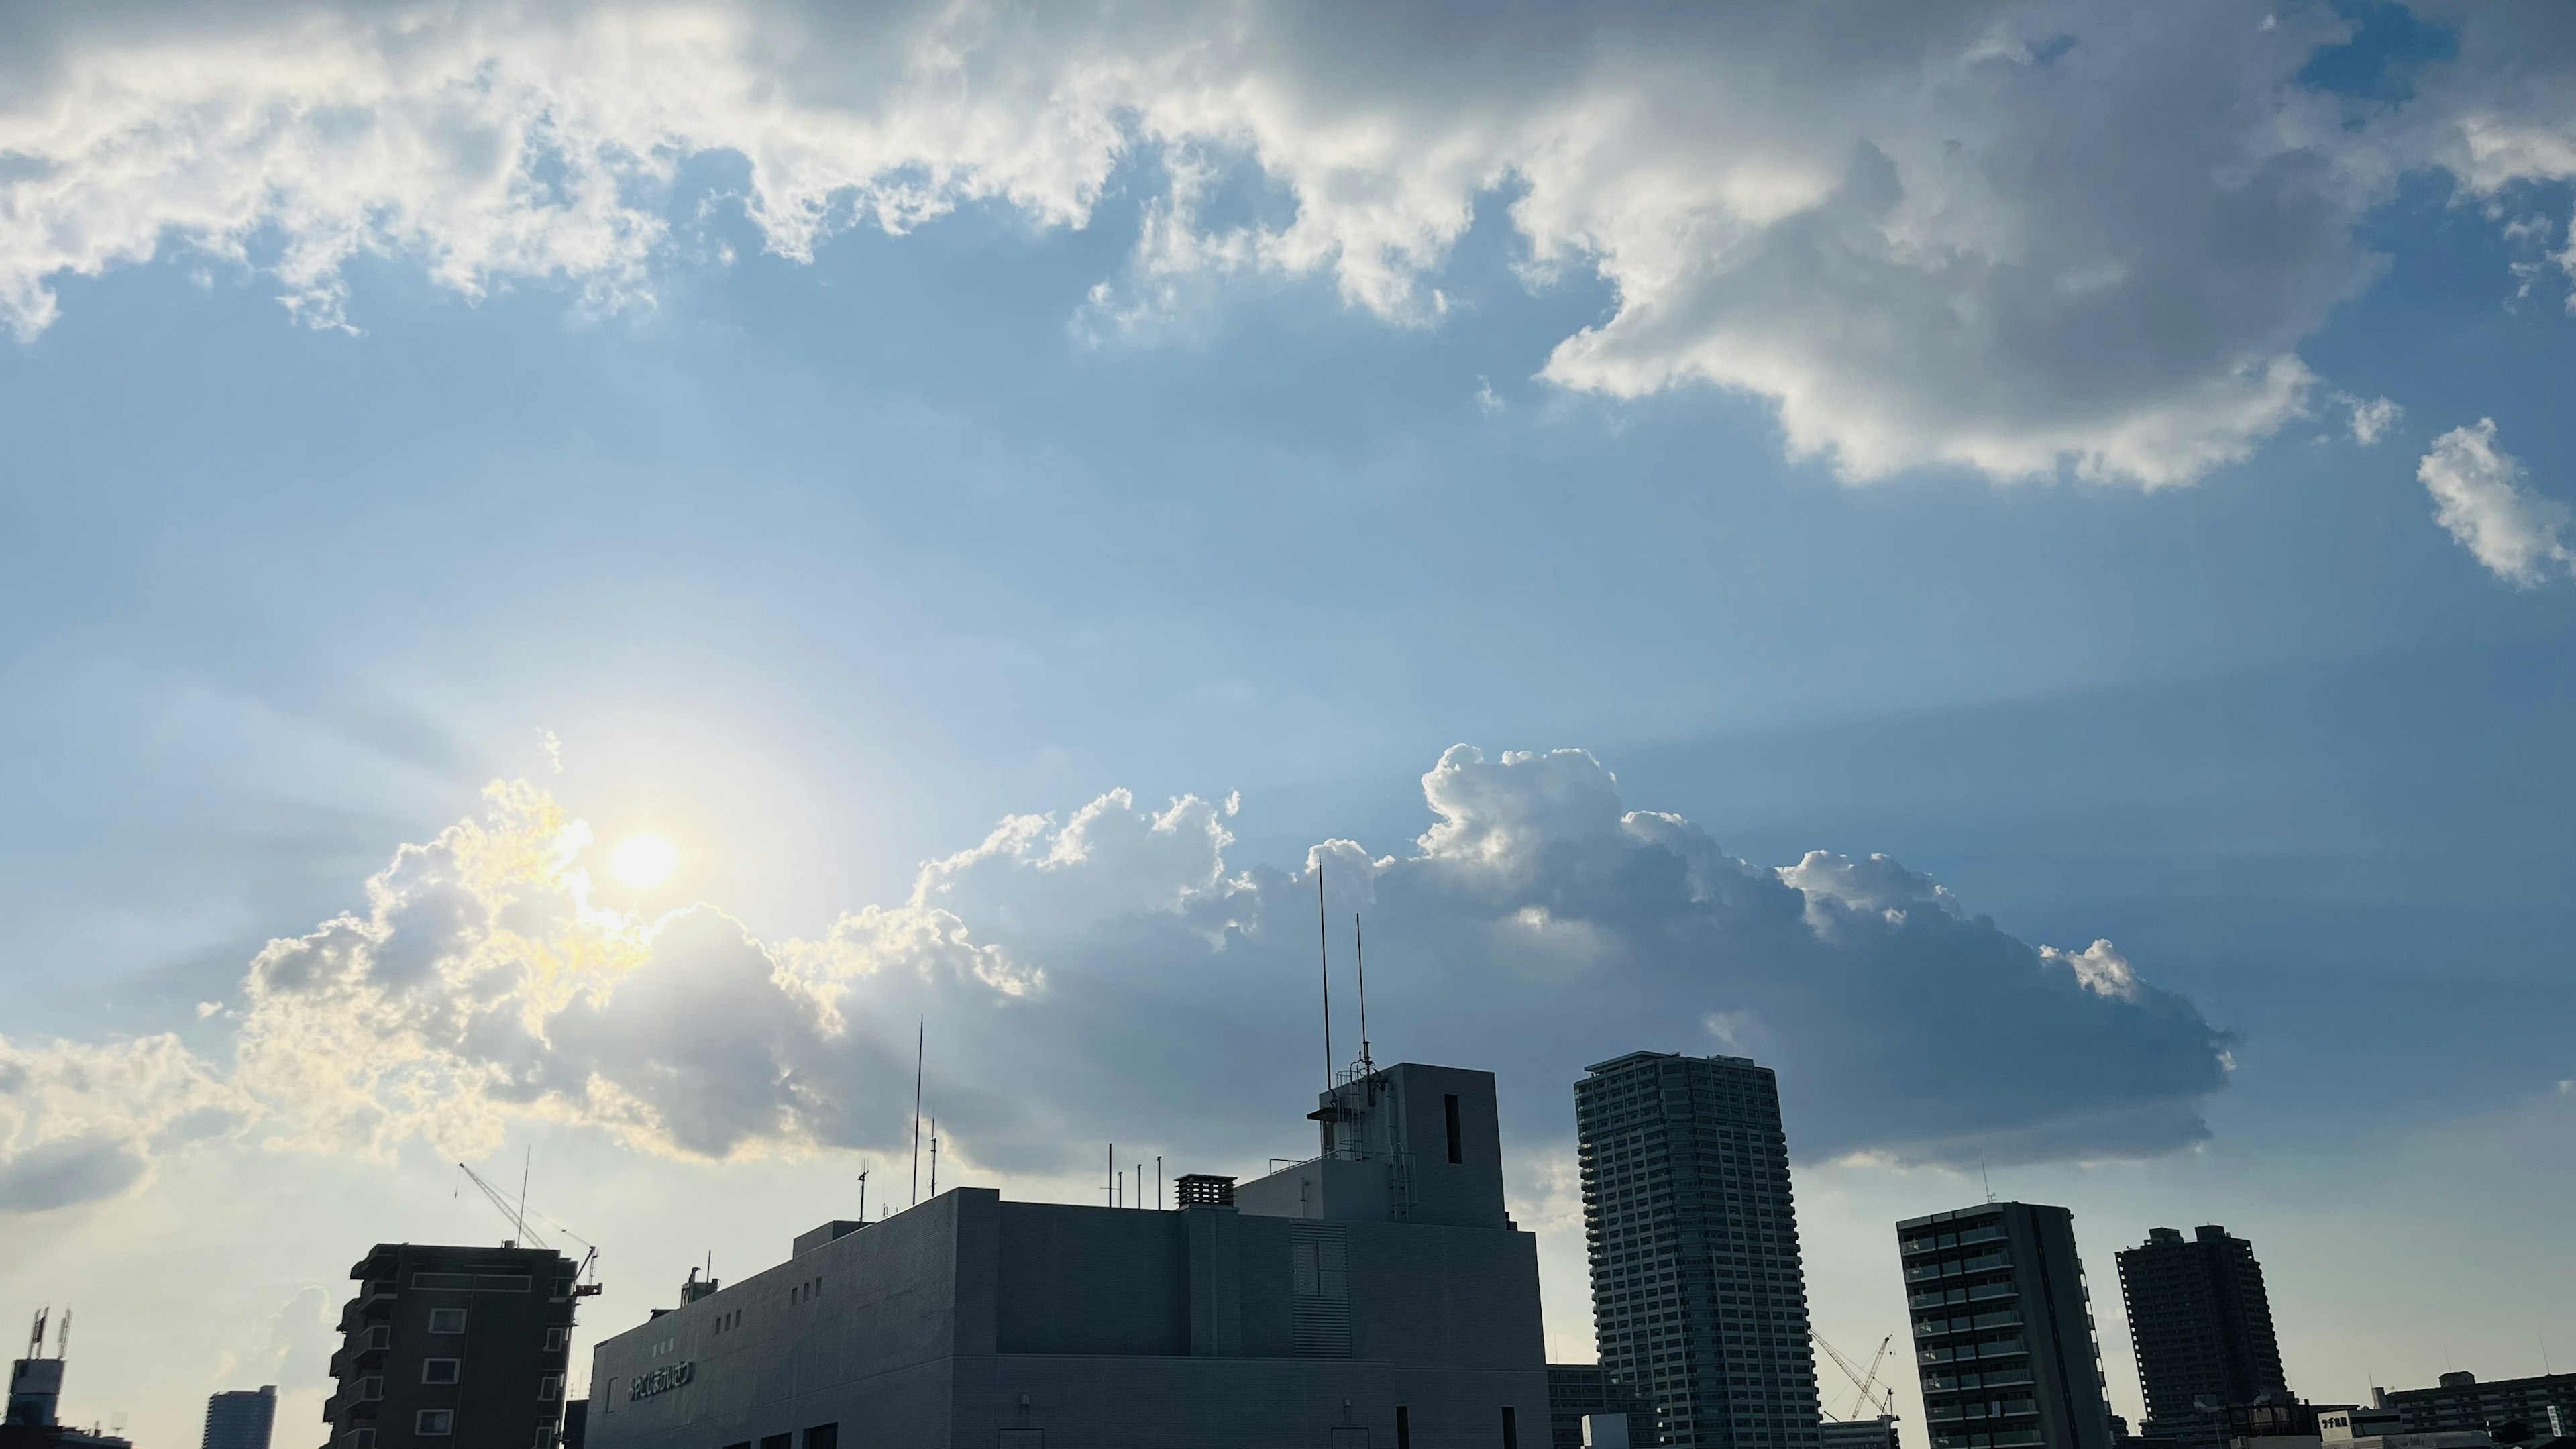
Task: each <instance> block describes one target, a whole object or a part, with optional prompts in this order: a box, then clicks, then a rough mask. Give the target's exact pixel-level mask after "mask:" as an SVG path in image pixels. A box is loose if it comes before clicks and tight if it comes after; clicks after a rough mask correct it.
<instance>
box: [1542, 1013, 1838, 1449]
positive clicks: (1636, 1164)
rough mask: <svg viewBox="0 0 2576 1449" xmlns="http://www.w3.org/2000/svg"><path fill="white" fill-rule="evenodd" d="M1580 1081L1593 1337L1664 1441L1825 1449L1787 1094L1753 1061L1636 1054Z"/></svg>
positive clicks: (1594, 1069)
mask: <svg viewBox="0 0 2576 1449" xmlns="http://www.w3.org/2000/svg"><path fill="white" fill-rule="evenodd" d="M1587 1070H1588V1072H1589V1075H1587V1076H1586V1077H1584V1079H1583V1080H1582V1081H1580V1082H1577V1083H1575V1085H1574V1121H1575V1133H1576V1136H1577V1138H1578V1140H1579V1143H1580V1148H1581V1162H1582V1171H1583V1226H1584V1237H1585V1240H1586V1247H1587V1249H1588V1250H1589V1252H1590V1255H1591V1260H1592V1319H1593V1333H1594V1335H1595V1337H1596V1338H1597V1340H1598V1341H1599V1345H1600V1354H1601V1366H1602V1368H1603V1369H1605V1370H1606V1371H1607V1372H1608V1373H1609V1376H1610V1379H1611V1381H1612V1382H1613V1383H1614V1384H1619V1385H1624V1386H1628V1387H1632V1388H1634V1389H1637V1390H1639V1391H1641V1392H1643V1393H1644V1394H1646V1395H1647V1396H1648V1397H1649V1398H1651V1399H1653V1401H1654V1403H1655V1406H1656V1411H1657V1413H1658V1415H1659V1418H1660V1423H1659V1425H1658V1432H1659V1435H1660V1438H1659V1440H1658V1442H1661V1443H1664V1444H1694V1445H1714V1446H1725V1449H1819V1446H1820V1443H1821V1440H1820V1438H1819V1435H1818V1432H1817V1422H1818V1418H1819V1415H1818V1413H1817V1406H1816V1360H1815V1350H1814V1347H1813V1346H1812V1344H1811V1343H1810V1342H1809V1340H1808V1337H1807V1289H1806V1275H1805V1272H1804V1269H1803V1268H1802V1267H1801V1263H1800V1258H1799V1253H1798V1221H1797V1210H1796V1205H1795V1202H1794V1200H1793V1198H1792V1196H1791V1194H1790V1190H1789V1147H1788V1139H1787V1138H1785V1137H1783V1136H1782V1135H1781V1134H1780V1089H1779V1084H1778V1081H1777V1080H1776V1079H1775V1078H1774V1077H1773V1075H1772V1072H1771V1069H1770V1068H1769V1067H1765V1066H1760V1065H1757V1064H1756V1063H1754V1062H1752V1061H1750V1060H1747V1059H1746V1058H1743V1057H1690V1056H1682V1055H1680V1054H1678V1053H1674V1052H1631V1053H1629V1054H1628V1055H1626V1056H1623V1057H1616V1058H1613V1059H1612V1060H1609V1061H1606V1062H1598V1063H1595V1064H1594V1065H1593V1066H1591V1067H1590V1068H1588V1069H1587Z"/></svg>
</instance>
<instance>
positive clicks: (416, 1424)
mask: <svg viewBox="0 0 2576 1449" xmlns="http://www.w3.org/2000/svg"><path fill="white" fill-rule="evenodd" d="M411 1431H412V1432H413V1433H415V1434H421V1435H440V1434H453V1433H455V1432H456V1411H455V1410H454V1409H423V1410H421V1411H420V1412H419V1413H418V1414H416V1415H414V1416H413V1417H412V1421H411Z"/></svg>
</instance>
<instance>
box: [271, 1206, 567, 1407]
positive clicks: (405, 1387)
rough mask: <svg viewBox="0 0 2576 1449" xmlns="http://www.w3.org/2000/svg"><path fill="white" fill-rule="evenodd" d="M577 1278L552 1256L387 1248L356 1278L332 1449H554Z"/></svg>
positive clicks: (343, 1326) (339, 1368) (344, 1333)
mask: <svg viewBox="0 0 2576 1449" xmlns="http://www.w3.org/2000/svg"><path fill="white" fill-rule="evenodd" d="M576 1271H577V1270H576V1268H575V1265H574V1263H573V1261H572V1260H571V1259H569V1258H566V1257H564V1256H563V1255H562V1254H560V1253H557V1252H555V1251H553V1250H552V1249H549V1248H520V1247H513V1246H509V1245H506V1244H505V1245H503V1246H501V1247H498V1248H468V1247H436V1246H428V1245H424V1244H420V1243H378V1244H377V1245H376V1246H375V1248H374V1250H373V1251H371V1252H369V1253H368V1254H367V1256H365V1257H363V1258H361V1259H359V1260H358V1261H357V1263H356V1264H354V1265H353V1266H352V1267H351V1268H350V1269H349V1276H350V1277H351V1278H353V1279H355V1280H357V1282H358V1293H357V1296H356V1297H353V1298H351V1299H350V1300H349V1302H348V1304H347V1306H345V1307H344V1308H342V1309H341V1311H340V1333H341V1340H340V1351H339V1352H338V1353H335V1354H333V1355H332V1356H331V1376H332V1377H333V1378H335V1379H337V1380H338V1381H339V1387H338V1388H337V1390H336V1391H335V1392H333V1393H332V1395H331V1397H330V1398H329V1399H328V1400H327V1401H325V1402H324V1404H323V1406H322V1418H323V1420H324V1422H326V1423H328V1424H329V1425H330V1426H331V1438H330V1441H329V1443H328V1445H327V1449H453V1446H457V1445H469V1446H473V1449H483V1446H487V1445H488V1446H491V1449H518V1446H520V1445H529V1446H532V1449H554V1446H555V1444H556V1441H557V1438H558V1436H559V1435H560V1433H561V1431H562V1427H563V1407H564V1362H565V1359H566V1358H567V1357H568V1356H569V1353H570V1349H571V1339H572V1322H573V1305H574V1302H575V1301H576V1299H577V1297H578V1296H579V1295H577V1294H576V1293H575V1292H574V1282H573V1279H574V1277H575V1275H576Z"/></svg>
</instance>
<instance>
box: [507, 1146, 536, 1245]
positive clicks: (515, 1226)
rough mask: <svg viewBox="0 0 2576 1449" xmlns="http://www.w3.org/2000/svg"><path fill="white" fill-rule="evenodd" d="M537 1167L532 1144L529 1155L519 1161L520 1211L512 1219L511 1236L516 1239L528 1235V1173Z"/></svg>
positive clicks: (534, 1148) (534, 1149)
mask: <svg viewBox="0 0 2576 1449" xmlns="http://www.w3.org/2000/svg"><path fill="white" fill-rule="evenodd" d="M536 1165H537V1149H536V1147H535V1146H534V1145H533V1144H531V1145H530V1146H529V1148H528V1155H527V1156H526V1157H523V1158H521V1159H520V1160H519V1211H518V1213H517V1214H516V1215H515V1216H513V1217H512V1218H511V1219H510V1234H511V1236H512V1237H514V1238H525V1237H526V1236H527V1235H528V1173H529V1171H530V1170H531V1169H533V1168H535V1167H536Z"/></svg>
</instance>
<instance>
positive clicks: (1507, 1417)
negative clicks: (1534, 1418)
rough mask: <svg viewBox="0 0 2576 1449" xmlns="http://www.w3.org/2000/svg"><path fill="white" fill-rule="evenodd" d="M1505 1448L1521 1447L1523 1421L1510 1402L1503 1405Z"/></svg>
mask: <svg viewBox="0 0 2576 1449" xmlns="http://www.w3.org/2000/svg"><path fill="white" fill-rule="evenodd" d="M1503 1449H1521V1421H1520V1418H1519V1416H1518V1415H1516V1414H1514V1413H1513V1412H1512V1406H1511V1405H1509V1404H1505V1405H1503Z"/></svg>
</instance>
